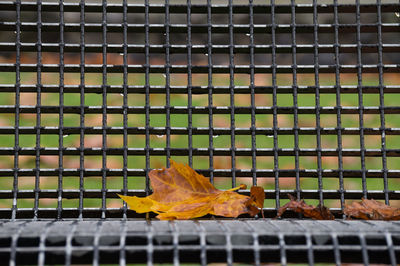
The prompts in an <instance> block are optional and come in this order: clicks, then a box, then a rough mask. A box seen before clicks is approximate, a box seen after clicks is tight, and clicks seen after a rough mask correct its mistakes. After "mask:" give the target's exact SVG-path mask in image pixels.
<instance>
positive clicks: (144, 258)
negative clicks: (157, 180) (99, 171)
mask: <svg viewBox="0 0 400 266" xmlns="http://www.w3.org/2000/svg"><path fill="white" fill-rule="evenodd" d="M3 228H4V230H2V234H1V235H0V241H1V243H2V248H0V257H1V258H6V259H10V258H11V260H14V261H15V262H16V263H17V264H32V262H38V264H41V265H43V264H44V263H45V264H46V265H47V264H56V263H57V264H60V263H65V264H66V265H69V264H71V263H72V264H84V263H88V264H89V263H91V264H94V265H97V264H98V263H118V262H119V263H120V264H121V265H124V264H125V263H126V262H131V263H132V262H136V263H148V264H149V265H151V264H152V263H171V264H172V263H174V264H178V263H179V262H181V263H190V262H197V263H201V264H203V265H206V264H207V263H210V262H224V263H228V264H232V263H248V264H256V265H259V264H260V263H265V262H269V263H271V262H277V263H281V264H282V265H286V264H287V263H299V262H307V263H309V264H310V265H313V264H314V263H331V264H332V263H336V264H337V265H340V264H341V263H344V262H361V263H364V264H365V265H368V264H369V263H380V264H382V263H384V264H392V265H396V262H397V261H398V260H399V253H400V249H399V248H400V245H399V241H400V231H399V224H398V223H391V222H376V221H375V222H369V223H366V222H360V221H346V222H336V221H333V222H332V221H310V220H308V221H307V220H304V221H302V222H301V223H298V222H296V221H293V220H287V221H279V220H275V221H260V220H258V221H223V220H221V221H198V222H191V221H176V222H160V221H158V222H153V223H151V224H149V223H147V222H146V221H104V220H99V221H81V222H77V221H60V222H49V221H40V222H32V221H31V222H29V221H25V222H23V221H20V220H18V221H16V222H5V223H4V224H3ZM360 231H363V232H368V233H365V234H364V233H360ZM8 254H11V256H8ZM396 259H397V260H396Z"/></svg>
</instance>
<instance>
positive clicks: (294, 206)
mask: <svg viewBox="0 0 400 266" xmlns="http://www.w3.org/2000/svg"><path fill="white" fill-rule="evenodd" d="M288 196H289V199H290V201H289V202H288V203H286V204H285V205H284V206H282V207H280V208H279V209H278V214H277V217H281V216H282V214H283V213H284V212H285V211H286V210H287V209H291V210H293V211H295V212H298V213H302V214H304V216H306V217H310V218H312V219H315V220H334V219H335V217H334V216H333V214H332V213H331V212H330V210H329V209H328V208H327V207H325V206H321V205H318V206H317V207H314V206H312V205H307V204H306V203H305V202H304V200H301V201H297V200H296V198H295V197H293V196H292V195H288Z"/></svg>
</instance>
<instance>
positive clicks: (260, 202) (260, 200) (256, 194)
mask: <svg viewBox="0 0 400 266" xmlns="http://www.w3.org/2000/svg"><path fill="white" fill-rule="evenodd" d="M250 198H251V199H252V200H253V201H254V203H255V204H256V206H257V207H258V208H260V209H261V215H262V217H263V218H264V212H263V210H262V209H263V208H264V199H265V192H264V188H262V187H258V186H253V187H251V189H250ZM257 213H258V212H257Z"/></svg>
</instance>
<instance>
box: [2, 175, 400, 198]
mask: <svg viewBox="0 0 400 266" xmlns="http://www.w3.org/2000/svg"><path fill="white" fill-rule="evenodd" d="M55 178H56V177H55ZM0 179H1V177H0ZM66 179H68V177H66ZM36 192H37V193H39V198H49V199H57V198H58V195H59V190H57V189H40V190H38V191H34V190H18V192H17V198H19V199H29V198H34V197H35V193H36ZM126 192H127V195H128V196H136V197H145V196H146V195H147V194H146V191H145V190H139V189H129V190H127V191H126ZM239 192H240V194H243V195H250V191H249V190H240V191H239ZM13 193H14V192H13V191H12V190H0V199H12V198H13ZM80 193H81V191H80V190H79V189H63V190H62V197H63V199H79V196H80ZM82 193H83V197H84V198H102V197H103V191H101V189H84V190H83V192H82ZM105 193H106V198H107V199H114V198H117V199H119V197H118V195H117V194H123V193H124V191H123V190H122V189H107V191H106V192H105ZM276 193H277V192H276V191H275V190H269V189H266V190H265V196H266V199H274V198H275V196H276ZM295 193H297V191H296V190H293V189H281V190H279V192H278V194H279V197H280V199H288V198H289V197H288V194H295ZM299 193H300V195H301V198H302V199H315V198H318V195H319V194H318V193H319V191H318V190H306V189H304V190H300V191H299ZM321 193H322V194H323V196H324V199H340V197H341V194H340V193H341V192H340V191H339V190H321ZM342 193H343V194H344V196H345V198H346V199H360V198H362V197H363V191H361V190H343V191H342ZM388 194H389V196H390V199H392V200H398V199H400V190H396V191H388ZM368 197H369V198H373V199H376V200H378V199H380V200H382V199H385V194H384V193H383V191H382V190H368Z"/></svg>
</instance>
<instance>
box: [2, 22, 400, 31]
mask: <svg viewBox="0 0 400 266" xmlns="http://www.w3.org/2000/svg"><path fill="white" fill-rule="evenodd" d="M145 26H147V27H145ZM231 26H232V30H233V33H249V29H250V25H248V24H234V25H231ZM378 26H380V29H381V31H382V32H383V33H386V32H398V31H399V26H400V23H380V24H377V23H368V24H367V23H366V24H355V23H351V24H339V25H338V31H339V32H340V33H356V32H357V30H358V28H359V30H360V32H361V33H377V32H378ZM19 27H20V30H21V31H22V32H36V31H37V29H38V24H37V23H36V22H21V23H20V25H19ZM315 27H317V29H316V30H317V31H318V33H334V32H335V25H333V24H318V25H317V26H315V25H313V24H296V34H299V33H314V30H315V29H314V28H315ZM84 28H85V32H102V30H103V25H102V24H101V23H85V24H84ZM145 28H148V30H149V33H164V32H165V25H164V24H149V25H144V24H128V25H127V31H128V32H130V33H143V34H144V32H145ZM252 28H253V32H254V34H257V33H263V34H270V33H271V31H272V28H274V30H275V33H278V34H279V33H291V32H292V31H293V27H292V25H290V24H275V25H272V24H254V25H252ZM41 29H42V30H43V31H46V32H59V31H60V24H59V23H58V22H57V23H55V22H42V23H41ZM208 29H209V25H207V24H192V25H191V26H190V30H191V32H192V33H207V32H208ZM229 29H230V25H229V24H212V25H211V31H212V33H229ZM15 30H16V22H13V21H3V22H0V31H15ZM63 30H64V31H65V32H80V31H81V25H80V24H79V23H64V24H63ZM107 32H120V33H122V32H123V27H121V24H116V23H107ZM169 32H170V33H187V32H188V25H186V24H169Z"/></svg>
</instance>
